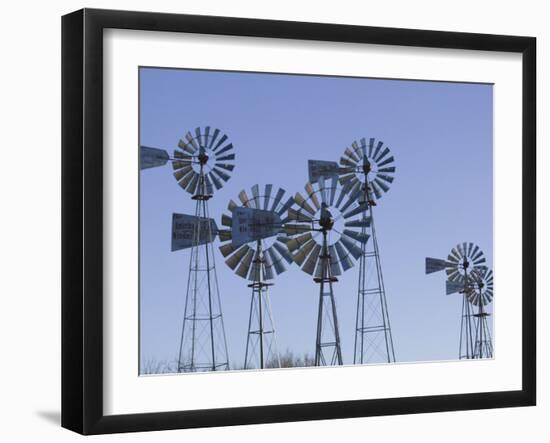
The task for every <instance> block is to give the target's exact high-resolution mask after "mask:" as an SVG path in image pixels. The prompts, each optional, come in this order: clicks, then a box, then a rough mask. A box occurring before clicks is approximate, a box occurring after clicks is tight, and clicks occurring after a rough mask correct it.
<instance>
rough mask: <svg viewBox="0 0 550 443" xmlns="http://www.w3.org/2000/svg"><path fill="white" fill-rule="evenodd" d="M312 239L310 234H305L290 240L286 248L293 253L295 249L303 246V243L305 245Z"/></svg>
mask: <svg viewBox="0 0 550 443" xmlns="http://www.w3.org/2000/svg"><path fill="white" fill-rule="evenodd" d="M312 238H313V237H312V235H311V232H308V233H307V234H304V235H300V236H299V237H294V238H292V239H290V240H289V241H288V242H287V244H286V246H287V248H288V250H289V251H290V252H293V251H295V250H296V249H298V248H299V247H300V246H302V245H304V244H305V243H307V242H308V241H309V240H311V239H312Z"/></svg>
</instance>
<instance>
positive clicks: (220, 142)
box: [212, 134, 227, 152]
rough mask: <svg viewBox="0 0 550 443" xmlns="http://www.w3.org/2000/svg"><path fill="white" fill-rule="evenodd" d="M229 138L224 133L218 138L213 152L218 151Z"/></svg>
mask: <svg viewBox="0 0 550 443" xmlns="http://www.w3.org/2000/svg"><path fill="white" fill-rule="evenodd" d="M226 140H227V135H225V134H224V135H223V136H222V138H220V139H219V140H218V142H217V143H216V145H215V146H214V147H213V148H212V152H216V149H218V148H219V147H220V146H221V145H223V143H224V142H225V141H226Z"/></svg>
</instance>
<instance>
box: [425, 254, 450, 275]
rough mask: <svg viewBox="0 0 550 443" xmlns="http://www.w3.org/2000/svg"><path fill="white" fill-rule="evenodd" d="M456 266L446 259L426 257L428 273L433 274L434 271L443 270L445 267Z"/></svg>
mask: <svg viewBox="0 0 550 443" xmlns="http://www.w3.org/2000/svg"><path fill="white" fill-rule="evenodd" d="M454 266H455V265H454V264H452V263H449V262H448V261H446V260H440V259H438V258H431V257H426V274H432V273H433V272H438V271H442V270H443V269H445V268H451V267H454Z"/></svg>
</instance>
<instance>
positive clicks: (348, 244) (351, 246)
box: [340, 235, 362, 260]
mask: <svg viewBox="0 0 550 443" xmlns="http://www.w3.org/2000/svg"><path fill="white" fill-rule="evenodd" d="M340 241H341V242H342V244H343V245H344V246H345V248H346V249H347V250H348V251H349V253H350V254H351V255H352V256H353V258H355V260H359V258H360V257H361V254H362V252H361V248H360V247H359V246H357V245H356V244H355V243H354V242H353V241H352V240H351V239H350V238H349V237H347V236H345V235H342V236H341V237H340Z"/></svg>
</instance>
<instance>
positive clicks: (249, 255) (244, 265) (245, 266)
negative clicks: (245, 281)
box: [235, 248, 254, 278]
mask: <svg viewBox="0 0 550 443" xmlns="http://www.w3.org/2000/svg"><path fill="white" fill-rule="evenodd" d="M253 258H254V250H253V249H252V248H249V249H248V251H247V252H246V255H245V256H244V258H243V260H242V261H241V264H240V265H239V267H238V268H237V270H236V271H235V274H237V275H238V276H239V277H242V278H246V276H247V275H248V271H249V270H250V265H251V264H252V259H253Z"/></svg>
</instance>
